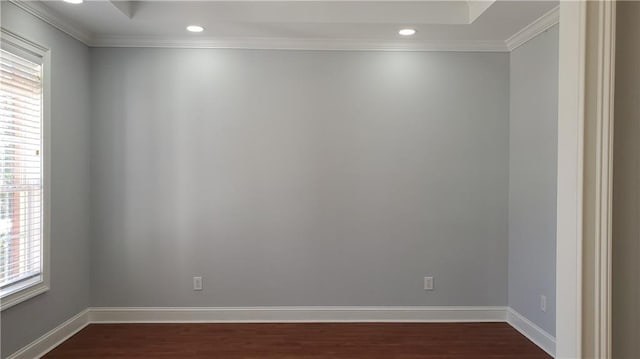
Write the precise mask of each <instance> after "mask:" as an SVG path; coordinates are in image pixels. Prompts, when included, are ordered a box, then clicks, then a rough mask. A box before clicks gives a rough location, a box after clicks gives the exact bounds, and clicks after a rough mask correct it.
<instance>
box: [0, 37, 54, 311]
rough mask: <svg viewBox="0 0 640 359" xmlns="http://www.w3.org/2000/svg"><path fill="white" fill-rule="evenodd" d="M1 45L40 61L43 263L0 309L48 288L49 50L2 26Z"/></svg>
mask: <svg viewBox="0 0 640 359" xmlns="http://www.w3.org/2000/svg"><path fill="white" fill-rule="evenodd" d="M0 47H1V48H2V49H3V50H5V51H9V52H11V53H13V54H15V55H17V56H20V57H24V56H25V55H27V56H28V57H29V58H28V59H29V60H32V59H37V60H38V62H39V63H40V64H41V65H42V118H41V121H42V129H41V131H42V138H41V141H42V147H41V148H42V182H43V183H42V228H41V230H42V233H41V241H42V254H41V255H42V267H41V273H40V275H39V276H37V277H35V279H34V280H29V281H23V282H20V283H16V284H14V285H13V286H11V287H9V288H8V290H6V292H7V294H5V295H3V296H2V297H0V311H4V310H5V309H8V308H10V307H12V306H14V305H16V304H19V303H22V302H24V301H26V300H28V299H31V298H33V297H35V296H37V295H40V294H42V293H45V292H47V291H49V289H51V268H50V253H51V247H50V237H51V236H50V234H51V230H50V229H51V221H50V219H51V200H50V198H51V190H50V188H51V51H50V50H49V49H48V48H47V47H44V46H42V45H39V44H37V43H35V42H32V41H30V40H28V39H25V38H24V37H22V36H20V35H17V34H15V33H13V32H11V31H9V30H7V29H5V28H0Z"/></svg>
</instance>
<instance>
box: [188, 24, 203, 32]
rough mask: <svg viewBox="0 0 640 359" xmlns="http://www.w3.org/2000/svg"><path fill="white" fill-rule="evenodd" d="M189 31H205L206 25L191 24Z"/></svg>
mask: <svg viewBox="0 0 640 359" xmlns="http://www.w3.org/2000/svg"><path fill="white" fill-rule="evenodd" d="M187 31H191V32H203V31H204V27H202V26H198V25H189V26H187Z"/></svg>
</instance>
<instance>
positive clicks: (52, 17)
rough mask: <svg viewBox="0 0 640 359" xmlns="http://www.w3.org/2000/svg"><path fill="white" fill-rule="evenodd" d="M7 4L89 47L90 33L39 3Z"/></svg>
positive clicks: (20, 0) (16, 1)
mask: <svg viewBox="0 0 640 359" xmlns="http://www.w3.org/2000/svg"><path fill="white" fill-rule="evenodd" d="M9 2H10V3H12V4H14V5H15V6H17V7H19V8H20V9H22V10H24V11H25V12H27V13H29V14H31V15H33V16H35V17H37V18H38V19H40V20H42V21H44V22H46V23H47V24H49V25H51V26H53V27H55V28H57V29H58V30H60V31H62V32H64V33H66V34H68V35H69V36H71V37H73V38H74V39H76V40H78V41H80V42H82V43H84V44H85V45H90V43H91V38H92V34H91V32H89V31H88V30H86V29H83V28H82V27H81V26H79V25H78V24H75V23H73V22H71V21H69V20H68V19H67V18H65V17H63V16H60V15H58V14H56V13H54V12H53V11H51V9H49V8H48V7H47V6H46V5H43V4H42V3H40V2H39V1H23V0H9Z"/></svg>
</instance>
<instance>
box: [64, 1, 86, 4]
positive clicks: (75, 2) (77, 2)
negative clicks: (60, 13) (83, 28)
mask: <svg viewBox="0 0 640 359" xmlns="http://www.w3.org/2000/svg"><path fill="white" fill-rule="evenodd" d="M82 1H83V0H64V2H68V3H69V4H82Z"/></svg>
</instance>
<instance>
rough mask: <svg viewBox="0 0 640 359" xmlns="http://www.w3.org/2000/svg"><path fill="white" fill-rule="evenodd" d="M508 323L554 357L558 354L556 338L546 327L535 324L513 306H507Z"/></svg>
mask: <svg viewBox="0 0 640 359" xmlns="http://www.w3.org/2000/svg"><path fill="white" fill-rule="evenodd" d="M507 323H509V325H511V326H512V327H514V328H515V329H516V330H517V331H519V332H520V333H522V335H524V336H525V337H527V338H528V339H529V340H531V341H532V342H533V343H535V344H536V345H537V346H539V347H540V348H541V349H542V350H544V351H545V352H547V353H548V354H549V355H551V356H552V357H555V354H556V339H555V338H554V337H553V336H552V335H551V334H549V333H547V332H546V331H545V330H544V329H542V328H540V327H539V326H537V325H535V324H534V323H533V322H531V321H530V320H529V319H527V318H525V317H524V316H523V315H522V314H520V313H518V312H516V311H515V310H513V309H512V308H507Z"/></svg>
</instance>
